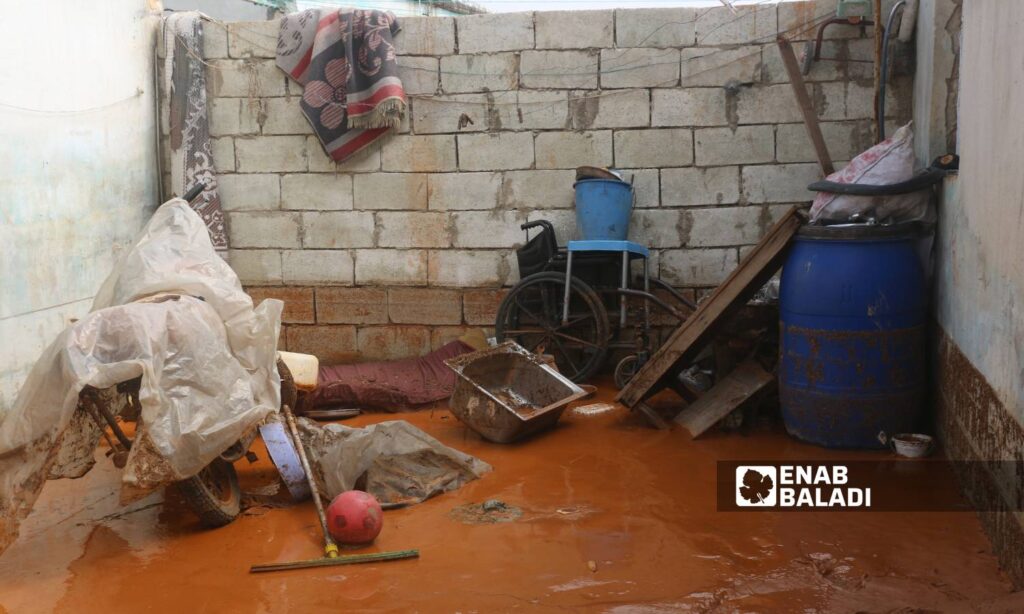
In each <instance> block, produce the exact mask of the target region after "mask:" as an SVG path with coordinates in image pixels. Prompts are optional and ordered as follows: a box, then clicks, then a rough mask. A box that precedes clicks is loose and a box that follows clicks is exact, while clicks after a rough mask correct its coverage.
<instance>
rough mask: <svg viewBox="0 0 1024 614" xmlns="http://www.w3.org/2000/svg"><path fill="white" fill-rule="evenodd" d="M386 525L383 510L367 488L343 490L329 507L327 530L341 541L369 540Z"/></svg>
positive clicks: (353, 542) (352, 542)
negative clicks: (362, 489) (364, 490)
mask: <svg viewBox="0 0 1024 614" xmlns="http://www.w3.org/2000/svg"><path fill="white" fill-rule="evenodd" d="M383 527H384V511H383V510H382V509H381V508H380V503H379V502H378V501H377V498H376V497H374V496H373V495H371V494H370V493H368V492H363V491H361V490H349V491H346V492H343V493H341V494H340V495H338V496H337V497H335V498H334V501H331V504H330V505H329V506H328V507H327V530H328V531H329V532H330V533H331V537H333V538H334V539H335V541H337V542H338V543H339V544H368V543H370V542H372V541H373V540H374V539H376V537H377V536H378V535H379V534H380V530H381V529H382V528H383Z"/></svg>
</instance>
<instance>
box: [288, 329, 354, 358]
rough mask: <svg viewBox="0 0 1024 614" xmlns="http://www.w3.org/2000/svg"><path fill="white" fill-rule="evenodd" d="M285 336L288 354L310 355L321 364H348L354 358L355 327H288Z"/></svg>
mask: <svg viewBox="0 0 1024 614" xmlns="http://www.w3.org/2000/svg"><path fill="white" fill-rule="evenodd" d="M285 336H286V338H287V340H288V341H287V343H288V351H289V352H299V353H301V354H312V355H313V356H316V357H317V358H319V359H320V362H321V363H322V364H326V365H330V364H339V363H349V362H352V361H353V358H354V357H355V356H354V353H355V352H356V327H355V326H344V325H337V324H335V325H327V326H323V325H319V326H289V327H287V329H286V332H285Z"/></svg>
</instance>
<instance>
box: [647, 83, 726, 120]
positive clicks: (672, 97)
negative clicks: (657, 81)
mask: <svg viewBox="0 0 1024 614" xmlns="http://www.w3.org/2000/svg"><path fill="white" fill-rule="evenodd" d="M651 98H652V101H651V104H652V107H653V110H652V111H651V125H653V126H725V125H726V124H728V123H729V118H728V113H727V103H726V94H725V90H724V89H722V88H704V87H702V88H690V89H671V90H667V89H657V90H653V91H652V92H651Z"/></svg>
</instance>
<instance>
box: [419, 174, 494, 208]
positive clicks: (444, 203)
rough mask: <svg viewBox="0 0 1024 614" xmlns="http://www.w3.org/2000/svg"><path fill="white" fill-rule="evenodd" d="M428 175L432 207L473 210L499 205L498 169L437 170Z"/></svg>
mask: <svg viewBox="0 0 1024 614" xmlns="http://www.w3.org/2000/svg"><path fill="white" fill-rule="evenodd" d="M427 177H428V181H427V185H428V187H429V188H430V190H429V191H430V197H429V199H428V201H429V206H430V208H431V209H437V210H440V211H448V210H474V209H494V208H495V207H496V206H498V191H499V190H500V189H501V173H486V172H485V173H438V174H434V175H428V176H427Z"/></svg>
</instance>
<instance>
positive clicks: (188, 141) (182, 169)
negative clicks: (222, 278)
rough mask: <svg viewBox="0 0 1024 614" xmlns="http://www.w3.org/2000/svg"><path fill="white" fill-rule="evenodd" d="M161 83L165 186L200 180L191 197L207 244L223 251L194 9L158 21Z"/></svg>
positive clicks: (179, 189)
mask: <svg viewBox="0 0 1024 614" xmlns="http://www.w3.org/2000/svg"><path fill="white" fill-rule="evenodd" d="M164 49H165V51H166V59H165V60H164V87H165V91H166V92H167V95H168V98H169V99H170V110H169V119H170V136H169V143H168V147H169V149H170V152H171V168H170V173H171V190H172V191H173V193H174V194H175V195H177V196H181V195H182V194H184V193H185V192H187V191H188V190H189V188H191V187H192V186H194V185H195V184H196V183H198V182H200V181H202V182H203V183H205V184H206V189H205V190H203V193H202V194H200V195H199V197H198V198H196V199H195V200H194V201H193V202H192V205H191V206H192V209H194V210H195V212H196V213H198V214H199V216H200V217H202V218H203V222H205V223H206V228H207V229H208V230H209V231H210V239H211V240H212V241H213V246H214V248H216V250H217V252H218V253H219V254H220V255H221V256H226V254H227V249H228V235H227V231H226V229H225V227H224V212H223V211H222V210H221V205H220V196H219V195H218V193H217V171H216V169H215V168H214V166H213V150H212V147H211V145H210V124H209V121H208V120H207V110H206V73H205V71H204V70H203V61H202V59H201V58H202V57H203V56H202V53H203V22H202V18H201V16H200V14H199V13H198V12H185V13H172V14H171V15H168V16H167V18H166V20H165V21H164Z"/></svg>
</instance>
